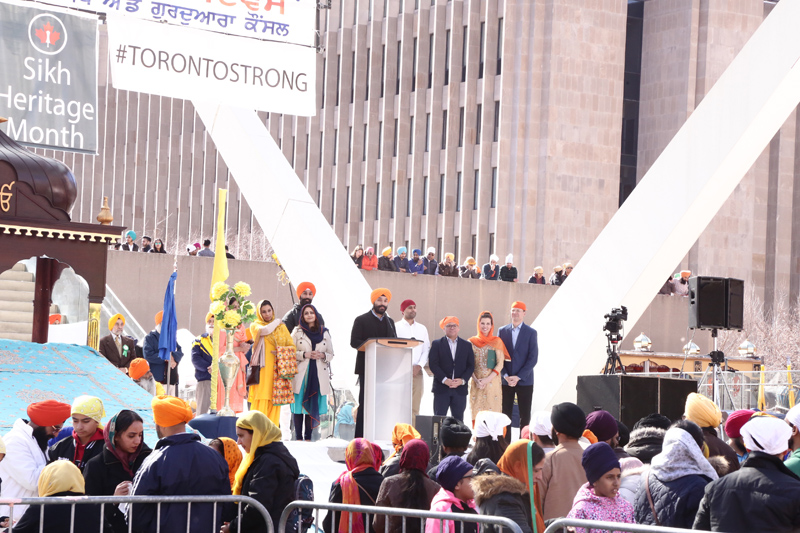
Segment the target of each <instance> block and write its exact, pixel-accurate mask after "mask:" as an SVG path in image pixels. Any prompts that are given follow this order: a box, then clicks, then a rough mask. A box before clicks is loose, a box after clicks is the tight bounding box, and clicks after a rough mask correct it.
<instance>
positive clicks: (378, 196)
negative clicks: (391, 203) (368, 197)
mask: <svg viewBox="0 0 800 533" xmlns="http://www.w3.org/2000/svg"><path fill="white" fill-rule="evenodd" d="M380 214H381V184H380V182H378V183H377V187H375V220H378V217H379V216H380ZM375 248H376V249H377V248H378V246H377V245H376V246H375Z"/></svg>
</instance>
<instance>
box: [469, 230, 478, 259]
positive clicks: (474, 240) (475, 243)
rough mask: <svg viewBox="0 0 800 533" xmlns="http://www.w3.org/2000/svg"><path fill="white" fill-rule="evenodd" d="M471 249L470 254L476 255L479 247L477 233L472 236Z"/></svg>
mask: <svg viewBox="0 0 800 533" xmlns="http://www.w3.org/2000/svg"><path fill="white" fill-rule="evenodd" d="M470 249H471V251H470V253H469V255H470V256H472V257H475V254H476V253H477V249H478V236H477V235H473V236H472V247H471V248H470Z"/></svg>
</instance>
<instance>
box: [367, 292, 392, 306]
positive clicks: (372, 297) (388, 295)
mask: <svg viewBox="0 0 800 533" xmlns="http://www.w3.org/2000/svg"><path fill="white" fill-rule="evenodd" d="M381 296H386V299H387V300H389V301H390V302H391V301H392V291H390V290H389V289H383V288H378V289H375V290H374V291H372V294H370V295H369V299H370V300H371V301H372V303H375V300H377V299H378V298H380V297H381Z"/></svg>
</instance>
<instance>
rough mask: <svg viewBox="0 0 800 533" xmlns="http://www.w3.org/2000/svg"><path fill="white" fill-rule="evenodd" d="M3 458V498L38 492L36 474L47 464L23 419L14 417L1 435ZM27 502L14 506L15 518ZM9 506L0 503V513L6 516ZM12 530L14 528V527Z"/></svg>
mask: <svg viewBox="0 0 800 533" xmlns="http://www.w3.org/2000/svg"><path fill="white" fill-rule="evenodd" d="M3 441H4V442H5V444H6V458H5V460H4V461H2V462H0V477H2V480H3V498H4V499H5V498H36V497H37V496H38V494H39V486H38V483H39V474H41V473H42V470H43V469H44V467H45V466H46V465H47V456H46V455H45V453H44V452H43V451H42V449H41V448H40V447H39V444H38V443H37V442H36V439H35V438H34V436H33V428H32V427H31V426H30V425H29V424H28V421H27V420H23V419H22V418H18V419H17V420H16V421H15V422H14V425H13V426H12V427H11V431H9V432H8V433H6V434H5V435H3ZM27 508H28V506H27V505H15V506H14V519H16V520H19V518H20V517H21V516H22V513H24V512H25V509H27ZM10 514H11V513H10V511H9V507H8V506H6V505H3V506H0V516H10ZM14 529H15V530H16V528H14Z"/></svg>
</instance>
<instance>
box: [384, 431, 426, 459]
mask: <svg viewBox="0 0 800 533" xmlns="http://www.w3.org/2000/svg"><path fill="white" fill-rule="evenodd" d="M420 438H422V436H421V435H420V434H419V431H417V430H416V429H414V427H413V426H412V425H411V424H403V423H400V424H395V425H394V428H393V429H392V445H393V446H394V452H392V455H390V456H389V458H388V459H386V460H387V461H388V460H389V459H391V458H392V457H394V456H395V455H397V452H399V451H400V450H401V449H402V448H403V446H405V445H406V443H407V442H408V441H410V440H412V439H420Z"/></svg>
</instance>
